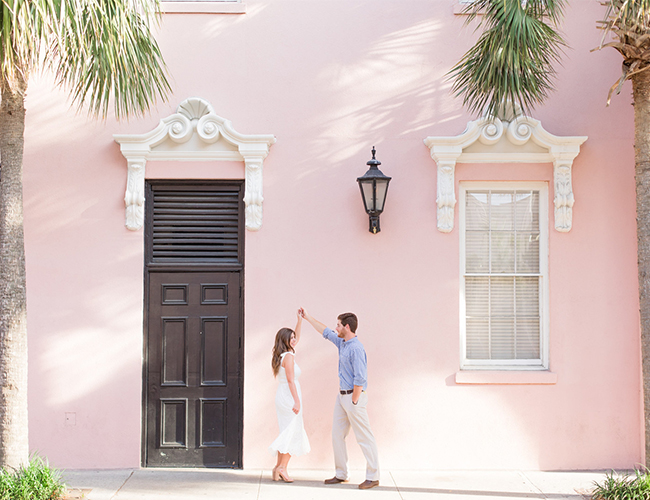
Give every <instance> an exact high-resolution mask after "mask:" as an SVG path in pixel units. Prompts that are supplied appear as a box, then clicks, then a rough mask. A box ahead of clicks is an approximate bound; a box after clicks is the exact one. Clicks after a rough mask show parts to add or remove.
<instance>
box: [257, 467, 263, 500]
mask: <svg viewBox="0 0 650 500" xmlns="http://www.w3.org/2000/svg"><path fill="white" fill-rule="evenodd" d="M263 477H264V469H261V470H260V481H259V483H257V500H260V494H261V492H262V478H263Z"/></svg>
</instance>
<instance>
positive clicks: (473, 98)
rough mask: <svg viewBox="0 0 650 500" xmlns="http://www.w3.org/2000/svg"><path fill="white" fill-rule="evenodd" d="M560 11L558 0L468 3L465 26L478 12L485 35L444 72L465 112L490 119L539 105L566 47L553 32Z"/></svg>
mask: <svg viewBox="0 0 650 500" xmlns="http://www.w3.org/2000/svg"><path fill="white" fill-rule="evenodd" d="M649 1H650V0H649ZM562 8H563V4H562V2H561V0H528V1H526V0H477V1H476V2H474V3H472V4H471V5H470V7H469V10H468V13H469V18H468V22H469V21H471V20H472V19H474V18H476V16H478V14H479V13H481V14H482V15H483V18H482V19H481V21H480V23H479V28H483V29H484V31H483V33H482V34H481V36H480V37H479V39H478V41H477V42H476V44H475V45H474V46H473V47H472V48H471V49H470V50H469V51H468V52H467V53H466V54H465V55H464V56H463V58H462V59H461V61H460V62H459V63H458V64H457V65H456V66H455V67H454V68H452V70H451V71H450V72H449V76H450V78H451V79H453V80H454V83H453V86H452V92H454V94H455V95H456V96H457V97H459V96H462V97H463V104H464V105H465V106H467V107H468V109H469V110H470V111H472V112H481V111H483V110H485V111H486V112H487V114H488V115H490V116H496V115H497V114H498V111H499V109H501V108H502V106H503V105H504V103H506V102H508V101H511V102H512V103H514V104H519V105H520V106H521V108H522V109H523V110H524V111H527V112H529V111H530V110H531V109H532V108H533V107H534V106H535V105H536V104H539V103H541V102H543V101H544V99H546V97H547V96H548V93H549V92H550V91H551V90H552V89H553V86H552V80H553V77H554V76H555V70H554V68H553V65H554V64H555V63H557V62H559V58H560V54H561V51H562V48H563V47H564V46H565V42H564V40H563V39H562V37H561V35H560V34H559V32H558V31H557V30H556V29H555V26H557V24H558V23H559V21H560V19H561V17H562ZM546 20H548V21H549V22H550V24H549V23H547V22H546Z"/></svg>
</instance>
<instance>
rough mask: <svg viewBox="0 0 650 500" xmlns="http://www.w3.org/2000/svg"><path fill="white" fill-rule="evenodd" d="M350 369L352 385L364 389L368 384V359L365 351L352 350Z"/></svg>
mask: <svg viewBox="0 0 650 500" xmlns="http://www.w3.org/2000/svg"><path fill="white" fill-rule="evenodd" d="M352 367H353V369H354V385H360V386H361V387H365V386H366V383H367V382H368V359H367V358H366V352H365V351H359V350H356V349H355V350H354V352H353V353H352Z"/></svg>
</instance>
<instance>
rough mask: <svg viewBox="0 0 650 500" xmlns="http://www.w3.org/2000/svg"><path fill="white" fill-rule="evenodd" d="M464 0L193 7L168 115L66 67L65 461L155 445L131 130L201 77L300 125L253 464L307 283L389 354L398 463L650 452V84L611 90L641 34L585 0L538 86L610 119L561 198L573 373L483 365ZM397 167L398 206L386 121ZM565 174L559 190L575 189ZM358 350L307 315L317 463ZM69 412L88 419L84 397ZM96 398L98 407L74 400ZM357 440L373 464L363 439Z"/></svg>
mask: <svg viewBox="0 0 650 500" xmlns="http://www.w3.org/2000/svg"><path fill="white" fill-rule="evenodd" d="M453 8H454V2H453V0H438V1H431V0H402V1H400V2H394V1H385V0H347V1H335V0H328V1H319V2H317V1H314V0H300V1H297V0H272V1H271V0H249V1H248V2H247V13H246V14H242V15H187V14H168V15H165V16H164V17H163V20H162V25H161V27H160V32H159V40H160V43H161V46H162V49H163V52H164V54H165V57H166V60H167V63H168V65H169V68H170V73H171V75H172V82H173V87H174V92H173V95H171V96H170V99H169V102H168V103H161V104H158V106H157V107H155V108H154V110H153V111H152V113H151V115H150V116H147V117H146V118H143V119H131V121H129V122H125V123H116V122H115V121H114V120H112V119H108V120H107V121H106V122H105V123H102V122H100V123H97V122H94V121H92V120H88V119H86V117H85V115H83V114H76V113H75V112H74V110H70V109H69V108H68V102H67V100H66V97H65V94H64V93H63V92H62V91H59V90H55V91H52V90H51V87H52V81H51V79H50V78H49V77H48V76H47V75H43V76H34V77H33V78H32V80H31V84H30V90H29V95H28V101H27V104H28V122H27V130H26V151H25V176H24V182H25V231H26V246H27V276H28V290H29V291H28V308H29V313H28V314H29V318H28V320H29V336H30V351H29V353H30V372H29V373H30V379H29V380H30V400H29V401H30V445H31V448H32V449H33V450H35V451H38V452H40V453H41V454H43V455H46V456H48V457H49V459H50V461H51V462H52V463H53V464H54V465H56V466H59V467H67V468H79V467H80V468H97V467H108V468H115V467H137V466H138V465H139V464H140V456H141V418H142V411H141V400H142V396H141V394H142V351H143V326H142V320H143V262H144V255H143V233H142V231H137V232H132V231H128V230H127V229H126V228H125V226H124V202H123V197H124V189H125V182H126V160H125V159H124V157H123V156H122V155H121V154H120V151H119V146H118V145H117V144H116V143H115V142H113V138H112V135H113V134H114V133H120V134H124V133H133V134H135V133H138V134H139V133H145V132H148V131H149V130H151V129H153V128H154V127H155V126H156V124H157V123H158V120H159V119H161V118H164V117H166V116H168V115H169V114H171V113H173V112H175V109H176V106H177V105H178V104H179V103H180V102H182V101H183V100H185V99H186V98H188V97H193V96H197V97H201V98H203V99H205V100H207V101H209V102H211V103H212V105H213V107H214V108H215V111H216V113H217V114H218V115H220V116H223V117H225V118H228V119H230V120H231V121H232V122H233V125H234V127H235V128H236V129H237V130H238V131H239V132H242V133H245V134H274V135H275V136H276V137H277V143H276V144H275V145H273V146H272V147H271V150H270V154H269V156H268V157H267V158H266V160H265V162H264V198H265V201H264V223H263V227H262V229H261V230H260V231H259V232H247V233H246V261H245V266H246V267H245V279H246V282H245V290H246V295H245V366H244V377H245V387H244V466H245V467H250V468H253V467H270V466H272V465H273V458H272V457H271V456H270V455H269V454H268V452H267V446H268V444H270V442H271V441H272V440H273V439H274V437H275V433H276V430H277V423H276V419H275V411H274V406H273V400H274V391H275V384H276V382H275V380H274V379H273V377H272V374H271V370H270V364H269V363H270V356H269V355H270V349H271V346H272V339H273V336H274V334H275V332H276V331H277V329H278V328H279V327H281V326H293V324H294V321H295V315H294V311H295V309H296V308H297V307H298V306H304V307H305V308H307V309H308V310H309V311H310V312H311V313H312V314H313V315H314V316H316V317H317V318H319V319H321V320H323V321H326V322H329V323H330V324H331V325H333V324H334V323H335V321H336V315H337V314H338V313H340V312H343V311H347V310H352V311H355V312H356V313H357V314H358V315H359V318H360V327H359V336H360V338H361V340H362V341H363V343H364V345H365V347H366V350H367V353H368V358H369V379H370V380H369V395H370V403H369V411H370V418H371V422H372V426H373V429H374V431H375V434H376V436H377V440H378V444H379V451H380V459H381V463H382V465H383V466H384V467H391V468H419V469H426V468H438V469H487V468H489V469H495V468H496V469H499V468H523V469H592V468H609V467H632V466H633V465H634V464H636V463H639V462H642V461H643V458H644V457H643V431H642V418H641V404H642V403H641V397H640V393H641V386H640V361H639V358H640V346H639V326H638V298H637V278H636V238H635V201H634V199H635V195H634V178H633V176H634V158H633V109H632V107H631V106H630V101H631V98H630V89H629V86H628V85H626V86H624V88H623V92H622V94H621V95H620V96H619V97H616V98H614V100H613V101H612V104H611V106H610V107H605V99H606V96H607V90H608V88H609V86H610V85H611V84H612V83H613V82H614V81H615V80H616V79H617V78H618V71H619V67H620V59H619V56H618V55H617V54H616V53H615V52H614V51H611V52H607V51H603V52H596V53H590V49H592V48H593V47H595V46H596V45H598V43H599V40H600V33H599V32H598V31H597V30H596V20H597V19H598V18H599V16H601V15H602V8H601V7H600V6H599V4H598V2H594V1H592V0H576V1H573V2H571V3H570V4H569V5H568V6H567V10H566V18H565V23H564V25H563V31H564V33H565V35H566V39H567V42H568V45H569V47H570V48H569V49H567V51H566V54H565V56H564V57H563V65H562V66H561V67H559V68H558V79H557V91H556V92H555V93H553V94H552V95H551V96H550V98H549V99H548V102H547V103H546V104H545V105H544V106H542V107H540V108H539V109H538V110H536V111H535V113H534V117H535V118H538V119H540V120H542V123H543V124H544V126H545V128H546V129H547V130H548V131H549V132H551V133H553V134H556V135H586V136H588V137H589V139H588V141H587V142H586V143H585V144H584V145H583V146H582V150H581V153H580V155H579V156H578V157H577V159H576V161H575V163H574V168H573V189H574V193H575V197H576V204H575V207H574V211H573V229H572V230H571V232H569V233H558V232H557V231H555V230H554V229H553V227H552V224H553V222H552V217H551V221H550V226H551V227H550V238H549V239H550V242H549V243H550V245H549V246H550V249H549V252H550V253H549V276H550V293H549V296H550V370H551V371H552V372H553V373H555V374H557V383H555V384H552V385H534V384H533V385H498V384H497V385H458V384H456V383H455V381H454V380H455V378H454V377H455V373H456V372H457V371H458V370H459V313H458V311H459V234H458V217H457V216H456V228H455V229H454V231H452V232H451V233H449V234H443V233H441V232H439V231H438V230H437V229H436V210H435V197H436V166H435V163H434V162H433V161H432V160H431V158H430V156H429V151H428V150H427V148H426V147H425V146H424V144H423V142H422V141H423V139H424V138H425V137H427V136H430V135H435V136H442V135H450V136H451V135H458V134H460V133H461V132H462V131H463V129H464V127H465V125H466V123H467V122H468V121H469V120H470V119H473V118H474V117H472V116H470V115H468V114H467V113H466V111H465V110H464V109H463V108H462V106H461V102H460V101H459V100H458V99H454V98H453V97H452V96H451V94H450V83H449V82H448V81H447V80H446V79H445V74H446V73H447V71H448V70H449V69H450V68H451V67H452V66H453V65H454V64H455V63H456V62H457V61H458V59H459V58H460V57H461V55H462V54H463V53H464V51H465V50H467V48H468V47H469V46H470V45H471V43H472V41H473V39H474V36H475V35H474V34H473V32H472V29H471V28H465V27H463V21H464V18H463V17H462V16H457V15H454V14H453ZM373 145H375V146H376V147H377V157H378V159H379V160H380V161H381V162H382V167H381V168H382V170H383V171H384V173H386V174H387V175H390V176H392V177H393V181H392V183H391V186H390V190H389V195H388V201H387V204H386V211H385V213H384V214H383V215H382V216H381V225H382V232H381V233H380V234H378V235H372V234H370V233H369V232H368V230H367V225H368V218H367V216H366V215H365V213H364V211H363V209H362V206H361V199H360V196H359V190H358V186H357V184H356V182H355V179H356V177H357V176H360V175H362V174H363V173H364V172H365V170H366V165H365V163H366V161H367V160H368V159H369V158H370V157H369V152H370V149H371V147H372V146H373ZM243 173H244V169H243V165H241V164H230V163H229V164H220V163H183V164H182V165H177V164H170V163H162V162H158V163H149V164H148V165H147V176H148V177H150V178H238V177H239V178H243ZM456 177H457V180H459V181H462V180H537V181H546V182H549V183H550V186H551V187H552V166H551V165H550V164H544V165H513V164H507V165H506V164H504V165H498V164H497V165H494V164H491V165H477V164H472V165H469V164H460V165H458V167H457V169H456ZM549 191H550V194H549V196H550V198H551V199H550V200H549V203H551V202H552V189H550V190H549ZM336 360H337V357H336V350H335V349H334V347H333V346H331V345H330V344H329V343H328V342H326V341H324V340H322V339H321V338H319V336H318V335H317V334H316V333H315V332H314V331H313V330H311V329H310V327H309V326H308V325H306V327H305V331H304V337H303V340H302V342H301V344H300V345H299V348H298V358H297V361H298V363H299V364H300V366H301V367H302V369H303V377H302V379H301V382H302V387H303V392H304V408H305V410H304V412H305V423H306V429H307V432H308V434H309V437H310V439H311V442H312V452H311V453H310V454H309V455H308V456H306V457H300V458H297V459H295V460H294V461H293V462H292V466H294V467H319V468H328V467H331V466H332V451H331V445H330V425H331V414H332V406H333V402H334V398H335V395H336V389H337V385H338V382H337V376H336ZM66 413H68V414H74V418H75V421H74V422H70V421H68V422H66ZM73 423H74V425H72V424H73ZM349 451H350V458H351V465H352V466H353V467H357V468H362V467H363V466H364V463H363V459H362V456H361V454H360V451H359V450H358V447H356V445H355V444H354V440H353V439H352V438H351V439H350V444H349Z"/></svg>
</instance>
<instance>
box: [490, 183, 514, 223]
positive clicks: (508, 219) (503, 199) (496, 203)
mask: <svg viewBox="0 0 650 500" xmlns="http://www.w3.org/2000/svg"><path fill="white" fill-rule="evenodd" d="M514 223H515V204H514V193H512V192H509V193H506V192H499V191H493V192H492V193H491V194H490V229H492V230H493V231H510V230H512V229H514V228H515V227H514Z"/></svg>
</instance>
